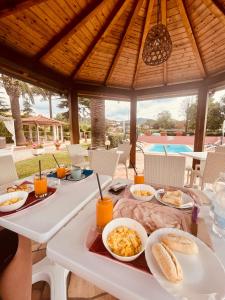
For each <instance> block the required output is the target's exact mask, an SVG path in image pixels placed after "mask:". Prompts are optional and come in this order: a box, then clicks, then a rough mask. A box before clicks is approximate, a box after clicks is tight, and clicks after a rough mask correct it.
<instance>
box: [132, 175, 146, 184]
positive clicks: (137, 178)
mask: <svg viewBox="0 0 225 300" xmlns="http://www.w3.org/2000/svg"><path fill="white" fill-rule="evenodd" d="M144 182H145V180H144V175H134V183H135V184H143V183H144Z"/></svg>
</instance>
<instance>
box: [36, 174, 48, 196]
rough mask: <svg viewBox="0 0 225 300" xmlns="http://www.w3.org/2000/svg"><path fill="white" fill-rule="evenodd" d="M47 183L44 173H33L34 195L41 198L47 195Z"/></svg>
mask: <svg viewBox="0 0 225 300" xmlns="http://www.w3.org/2000/svg"><path fill="white" fill-rule="evenodd" d="M47 190H48V185H47V177H46V176H45V175H41V176H40V175H35V177H34V192H35V197H37V198H41V197H44V196H46V195H47Z"/></svg>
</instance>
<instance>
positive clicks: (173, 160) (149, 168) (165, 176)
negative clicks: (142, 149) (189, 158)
mask: <svg viewBox="0 0 225 300" xmlns="http://www.w3.org/2000/svg"><path fill="white" fill-rule="evenodd" d="M184 174H185V157H182V156H175V155H167V156H165V155H154V154H145V155H144V177H145V182H146V183H149V184H151V183H152V184H162V185H170V186H177V187H182V186H183V185H184Z"/></svg>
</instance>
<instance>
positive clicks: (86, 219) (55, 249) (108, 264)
mask: <svg viewBox="0 0 225 300" xmlns="http://www.w3.org/2000/svg"><path fill="white" fill-rule="evenodd" d="M120 182H121V181H120ZM200 216H201V217H202V218H204V220H205V223H206V226H207V228H208V230H209V235H210V237H211V241H212V244H213V249H214V251H215V253H216V254H217V255H218V257H219V258H220V260H221V262H222V264H223V265H224V266H225V243H224V241H223V240H221V239H219V238H218V237H216V236H215V235H214V234H213V233H212V231H211V222H212V221H211V219H210V217H209V208H208V206H204V205H203V206H201V210H200ZM94 227H95V203H93V202H90V203H89V204H88V205H86V206H85V207H84V208H83V210H82V211H80V212H79V213H78V214H77V216H76V218H74V219H73V220H72V221H71V222H70V223H69V224H68V225H66V226H65V227H64V228H63V229H62V230H61V231H60V232H59V233H57V235H56V236H55V237H54V238H53V239H51V241H50V242H49V243H48V245H47V257H48V258H49V259H50V260H51V261H54V263H55V264H56V265H59V266H61V267H62V268H65V269H67V270H70V271H71V272H74V273H75V274H77V275H78V276H80V277H82V278H84V279H85V280H87V281H89V282H91V283H93V284H95V285H96V286H98V287H99V288H101V289H103V290H105V291H107V292H108V293H110V294H112V295H113V296H115V297H116V298H118V299H121V300H123V299H124V300H127V299H129V300H142V299H143V300H144V299H153V300H155V299H157V300H170V299H171V300H172V299H175V298H174V297H173V296H172V295H170V294H169V293H168V292H166V291H165V290H164V289H163V288H162V287H161V286H160V285H159V283H158V282H157V281H156V280H155V279H154V277H153V276H152V275H151V274H150V273H146V272H143V271H140V270H138V269H135V268H133V267H131V266H127V265H125V264H123V263H121V262H118V261H116V260H111V259H109V258H106V257H104V256H101V255H98V254H96V253H93V252H90V251H89V247H90V246H91V243H92V242H93V236H92V228H94ZM77 228H79V230H77ZM199 230H200V228H199ZM74 232H76V234H74ZM60 300H66V298H61V299H60Z"/></svg>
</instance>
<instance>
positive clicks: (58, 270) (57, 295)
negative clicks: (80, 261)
mask: <svg viewBox="0 0 225 300" xmlns="http://www.w3.org/2000/svg"><path fill="white" fill-rule="evenodd" d="M68 274H69V270H67V269H65V268H63V267H61V266H59V265H57V264H54V263H52V262H51V261H50V260H49V259H48V258H47V257H45V258H44V259H42V260H41V261H39V262H38V263H36V264H34V265H33V266H32V284H34V283H36V282H39V281H45V282H47V283H48V284H49V286H50V293H51V300H59V299H60V300H67V276H68Z"/></svg>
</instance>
